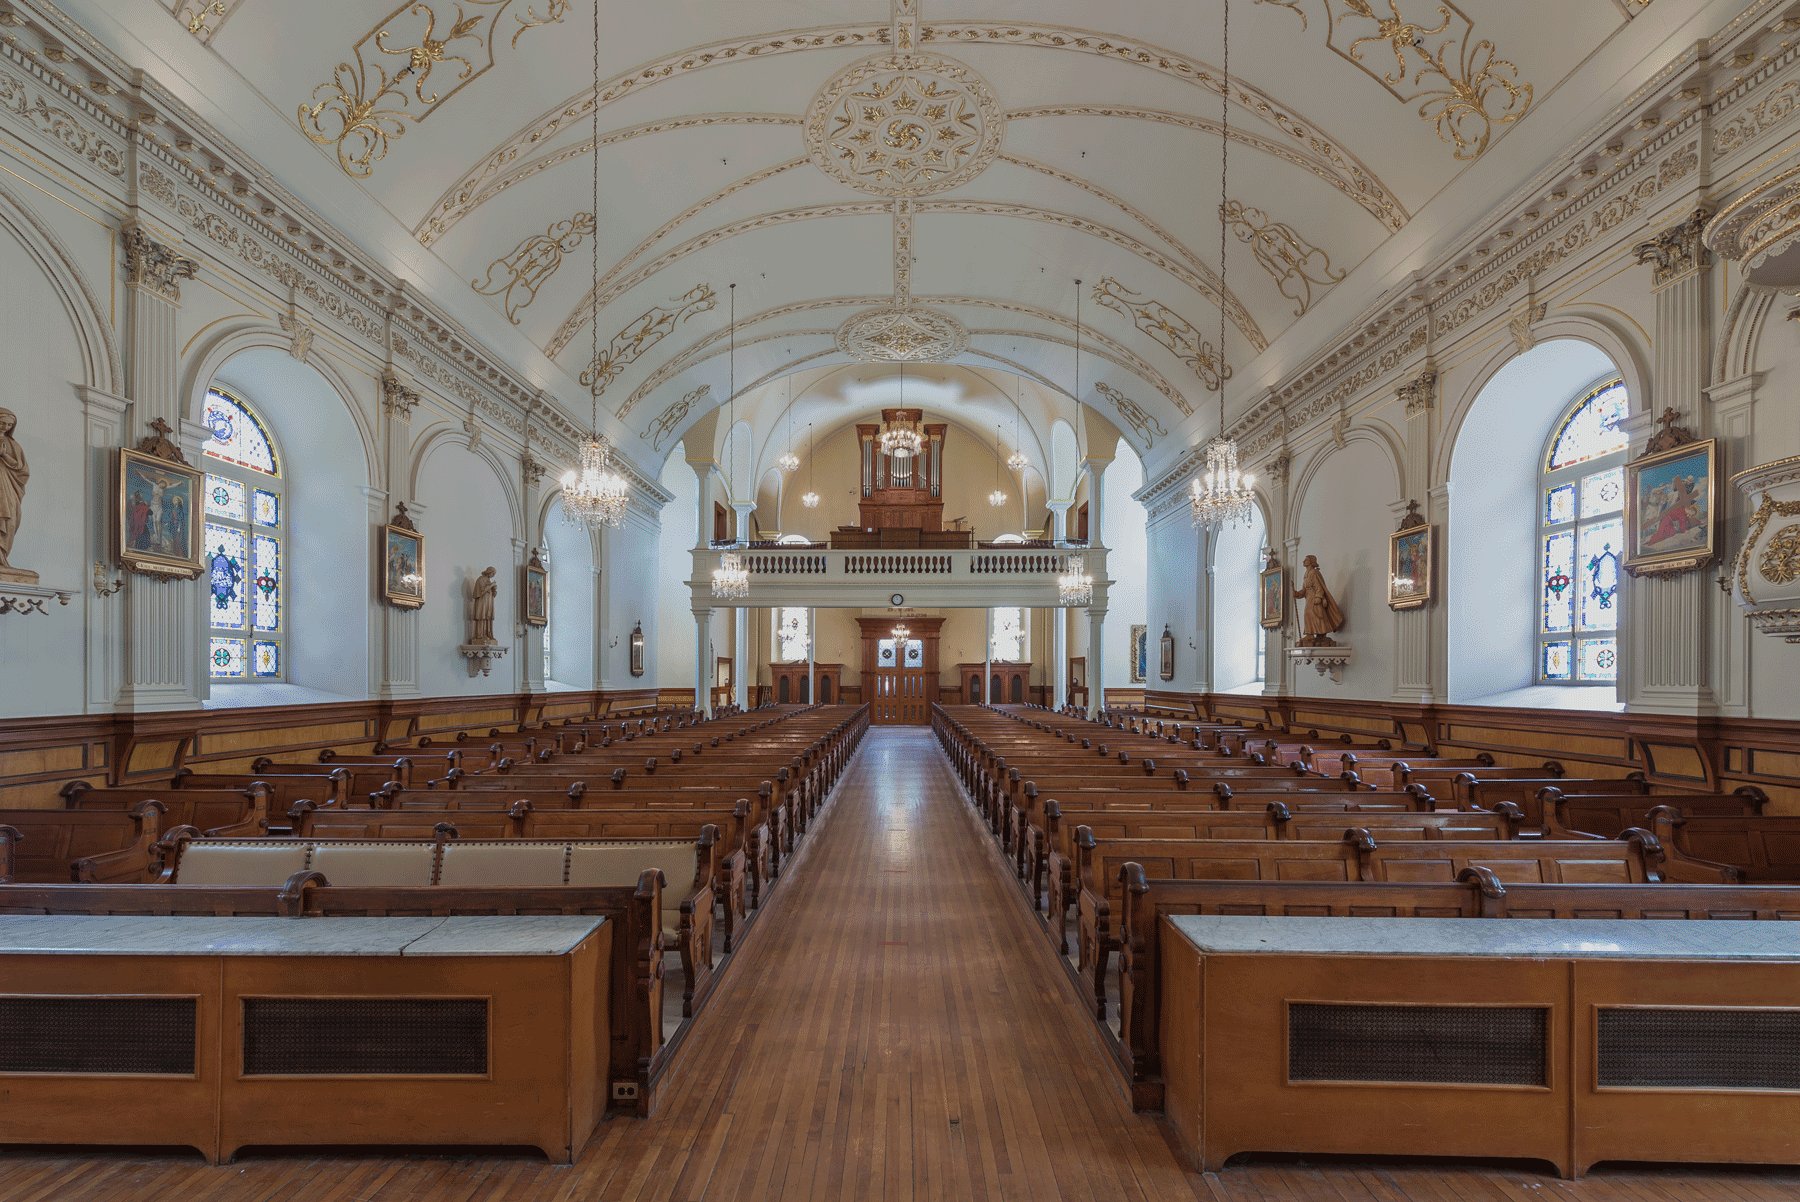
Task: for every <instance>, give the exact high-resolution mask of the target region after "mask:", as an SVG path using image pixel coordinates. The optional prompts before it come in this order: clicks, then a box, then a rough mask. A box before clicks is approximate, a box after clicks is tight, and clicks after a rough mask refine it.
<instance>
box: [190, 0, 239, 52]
mask: <svg viewBox="0 0 1800 1202" xmlns="http://www.w3.org/2000/svg"><path fill="white" fill-rule="evenodd" d="M243 2H244V0H176V3H175V9H174V14H175V19H176V20H177V21H180V22H181V24H182V25H183V27H185V28H186V29H187V31H188V32H189V33H191V34H193V35H194V38H195V40H197V41H198V42H199V43H200V44H201V45H202V46H210V45H211V44H212V40H213V39H214V38H215V37H217V36H219V31H220V30H221V29H223V28H224V27H225V22H226V21H227V20H228V19H230V17H231V14H232V13H234V12H236V11H237V10H238V7H239V6H240V5H241V4H243Z"/></svg>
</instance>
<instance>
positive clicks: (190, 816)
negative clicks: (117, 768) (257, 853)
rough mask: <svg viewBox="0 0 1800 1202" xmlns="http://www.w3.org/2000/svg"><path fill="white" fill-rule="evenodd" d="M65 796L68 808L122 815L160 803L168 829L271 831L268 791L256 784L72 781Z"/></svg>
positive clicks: (163, 823)
mask: <svg viewBox="0 0 1800 1202" xmlns="http://www.w3.org/2000/svg"><path fill="white" fill-rule="evenodd" d="M62 797H63V806H64V807H65V808H66V809H70V810H111V811H118V812H121V813H123V812H127V811H129V810H130V809H131V808H132V807H133V806H135V805H137V804H138V803H139V802H142V801H156V802H158V803H160V804H161V805H162V807H163V817H162V821H161V826H162V827H163V828H164V829H165V830H170V829H173V828H175V827H178V826H192V827H196V828H198V829H200V830H203V831H205V832H206V833H207V834H209V835H220V836H232V837H239V838H247V837H254V836H256V835H263V834H267V833H268V830H269V810H268V797H269V794H268V790H267V789H265V788H260V787H257V786H254V785H253V786H250V787H248V788H243V789H169V788H166V787H163V786H158V787H156V788H154V789H139V788H121V789H96V788H94V787H92V786H90V785H89V784H88V783H87V782H86V781H72V782H71V783H69V784H67V785H65V786H63V790H62Z"/></svg>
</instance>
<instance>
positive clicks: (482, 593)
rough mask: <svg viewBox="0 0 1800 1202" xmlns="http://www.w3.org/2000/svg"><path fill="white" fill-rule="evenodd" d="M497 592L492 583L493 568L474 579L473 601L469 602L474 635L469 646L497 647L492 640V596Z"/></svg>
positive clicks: (494, 640)
mask: <svg viewBox="0 0 1800 1202" xmlns="http://www.w3.org/2000/svg"><path fill="white" fill-rule="evenodd" d="M499 591H500V586H499V585H498V584H497V583H495V581H494V569H493V568H489V569H488V570H487V571H485V572H483V573H482V574H481V575H479V576H477V577H476V578H475V583H474V586H473V589H472V592H473V601H472V602H471V610H472V613H471V618H472V620H473V622H474V625H475V633H474V637H472V638H470V640H469V645H470V646H475V647H488V646H495V645H497V642H498V641H497V640H496V639H495V638H494V595H495V594H496V593H498V592H499Z"/></svg>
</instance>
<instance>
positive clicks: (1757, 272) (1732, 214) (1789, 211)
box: [1678, 167, 1800, 288]
mask: <svg viewBox="0 0 1800 1202" xmlns="http://www.w3.org/2000/svg"><path fill="white" fill-rule="evenodd" d="M1678 228H1679V227H1678ZM1703 241H1704V242H1705V245H1706V246H1707V247H1708V248H1709V249H1710V250H1712V251H1713V252H1714V253H1716V254H1718V255H1719V256H1720V257H1721V258H1725V259H1730V260H1731V261H1733V262H1736V263H1740V264H1742V265H1743V268H1744V272H1745V275H1746V276H1747V277H1748V278H1749V280H1750V282H1751V283H1753V284H1761V283H1764V282H1765V279H1764V278H1763V277H1767V280H1766V282H1768V283H1770V284H1774V285H1775V286H1778V287H1787V288H1791V287H1793V286H1794V283H1795V282H1796V273H1795V272H1794V271H1793V270H1792V269H1791V268H1790V269H1789V270H1788V271H1786V272H1783V271H1781V267H1782V266H1783V265H1782V264H1779V263H1776V262H1774V261H1775V260H1778V259H1780V258H1782V257H1783V256H1785V255H1786V254H1787V252H1788V251H1790V250H1792V249H1793V247H1794V245H1795V244H1796V243H1797V242H1800V167H1790V168H1789V169H1788V170H1786V171H1783V172H1782V173H1781V174H1779V175H1777V176H1775V177H1774V178H1773V179H1771V180H1769V181H1768V182H1767V183H1764V184H1761V185H1759V186H1758V187H1755V188H1752V189H1751V190H1750V191H1749V192H1746V193H1745V194H1744V195H1743V196H1740V197H1739V198H1738V199H1736V200H1734V201H1732V202H1731V203H1730V204H1728V205H1726V206H1725V208H1723V209H1722V210H1720V212H1719V215H1718V216H1717V217H1714V218H1713V219H1712V220H1711V222H1710V223H1708V225H1707V226H1706V231H1705V233H1704V235H1703Z"/></svg>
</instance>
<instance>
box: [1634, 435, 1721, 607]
mask: <svg viewBox="0 0 1800 1202" xmlns="http://www.w3.org/2000/svg"><path fill="white" fill-rule="evenodd" d="M1718 446H1719V444H1718V441H1717V440H1716V439H1711V438H1707V439H1700V440H1697V441H1694V442H1684V443H1682V444H1681V445H1680V446H1675V447H1670V448H1669V449H1668V450H1664V451H1656V452H1653V453H1651V454H1649V455H1645V456H1644V457H1643V458H1642V459H1635V460H1633V461H1632V462H1630V463H1627V464H1626V465H1625V547H1624V554H1623V555H1621V556H1620V562H1621V565H1622V566H1623V567H1624V569H1625V570H1626V571H1627V572H1630V573H1631V574H1632V575H1633V576H1664V575H1674V574H1676V573H1678V572H1691V571H1693V570H1694V569H1695V568H1700V567H1704V566H1706V565H1707V564H1708V563H1710V562H1712V560H1713V559H1714V558H1715V557H1716V556H1717V555H1718V551H1719V547H1718V542H1719V521H1718V518H1719V450H1718Z"/></svg>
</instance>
